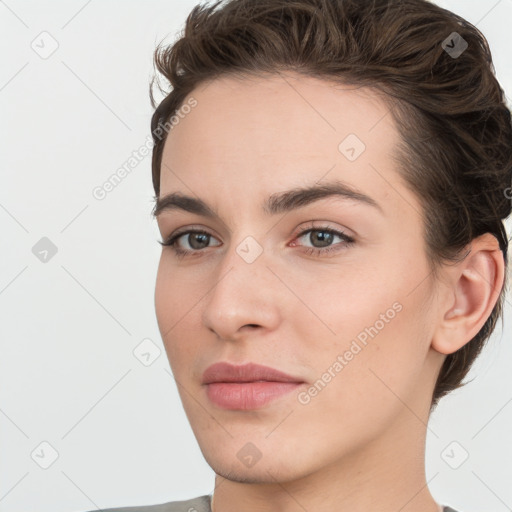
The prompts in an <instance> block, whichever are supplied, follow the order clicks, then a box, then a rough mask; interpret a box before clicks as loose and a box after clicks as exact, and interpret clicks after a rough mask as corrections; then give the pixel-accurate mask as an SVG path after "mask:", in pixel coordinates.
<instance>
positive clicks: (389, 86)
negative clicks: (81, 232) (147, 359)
mask: <svg viewBox="0 0 512 512" xmlns="http://www.w3.org/2000/svg"><path fill="white" fill-rule="evenodd" d="M454 32H456V33H457V35H456V36H455V37H456V38H459V39H458V41H459V42H461V41H462V42H464V41H465V43H467V48H466V49H465V51H463V53H462V54H460V55H454V54H453V53H451V54H450V53H449V51H447V50H448V49H449V48H450V47H454V45H455V43H454V40H453V37H454V35H453V33H454ZM450 37H452V39H450ZM460 38H462V39H460ZM445 41H447V42H448V48H447V46H446V42H445ZM462 48H464V46H462ZM154 57H155V65H156V68H157V70H158V71H159V72H160V73H161V74H162V75H163V76H164V77H165V78H166V79H167V80H168V81H169V83H170V85H171V92H170V93H169V94H168V95H167V96H166V97H165V98H164V100H163V101H162V102H161V103H160V104H159V105H158V107H157V106H156V104H155V100H154V96H153V93H152V89H153V85H154V80H155V79H153V81H152V83H151V86H150V96H151V101H152V104H153V107H154V108H156V110H155V112H154V115H153V117H152V121H151V129H152V133H153V140H154V143H155V145H154V148H153V160H152V173H153V186H154V189H155V194H156V195H157V196H158V195H159V193H160V167H161V160H162V151H163V146H164V143H165V140H166V139H165V136H164V137H161V133H162V130H161V127H162V126H163V125H165V123H168V120H169V118H170V117H171V116H172V115H174V114H175V112H176V111H177V110H178V109H179V108H180V106H181V105H182V103H183V102H184V100H185V98H186V97H187V96H188V95H189V94H190V93H191V92H192V91H193V90H194V88H195V87H197V86H198V85H199V84H200V83H201V82H204V81H206V80H212V79H215V78H216V77H218V76H220V75H227V74H232V75H238V76H241V77H243V76H245V75H249V74H254V73H256V74H258V73H261V74H262V73H267V72H268V73H279V72H280V71H281V70H293V71H295V72H299V73H302V74H304V75H305V76H311V77H316V78H321V79H325V80H328V81H335V82H340V83H344V84H353V85H357V86H367V87H371V88H373V89H375V90H378V91H380V92H383V93H385V94H384V95H385V97H386V98H388V100H389V104H390V108H391V112H392V114H393V116H394V119H395V121H396V122H397V126H398V128H399V132H400V135H401V139H402V143H401V144H400V146H399V147H398V148H397V153H396V158H397V163H398V164H399V172H400V174H401V175H402V177H403V178H404V180H405V182H406V183H407V185H408V186H409V187H410V188H411V190H412V191H413V192H414V193H415V194H416V195H417V196H418V198H419V199H420V200H421V204H422V215H423V220H424V227H425V234H424V236H425V242H426V247H427V253H428V259H429V263H430V264H431V268H432V271H433V273H434V275H437V274H436V269H437V268H438V265H439V264H440V263H442V262H450V261H457V260H458V259H460V258H461V257H462V258H463V257H464V250H465V249H467V245H468V244H469V243H470V242H471V240H473V239H474V238H476V237H477V236H479V235H481V234H484V233H491V234H492V235H494V236H495V237H496V238H497V240H498V242H499V246H500V248H501V250H502V252H503V257H504V260H505V268H507V249H508V238H507V232H506V230H505V227H504V224H503V222H502V220H503V219H505V218H506V217H507V216H508V215H509V214H510V212H511V202H510V200H509V199H508V198H507V193H506V191H507V190H510V187H511V181H512V124H511V114H510V110H509V109H508V108H507V106H506V103H505V94H504V92H503V90H502V89H501V87H500V85H499V83H498V81H497V79H496V77H495V70H494V66H493V63H492V58H491V53H490V50H489V47H488V43H487V41H486V39H485V37H484V36H483V34H482V33H481V32H480V31H479V30H478V29H477V28H476V27H474V26H473V25H472V24H470V23H469V22H467V21H466V20H464V19H463V18H461V17H459V16H457V15H456V14H454V13H452V12H450V11H447V10H445V9H442V8H440V7H439V6H437V5H435V4H432V3H430V2H428V1H426V0H227V1H225V2H224V1H223V0H220V1H217V2H215V3H214V4H213V5H207V4H204V5H201V4H199V5H196V6H195V7H194V8H193V10H192V11H191V13H190V14H189V16H188V18H187V20H186V25H185V30H184V33H183V34H182V35H181V37H180V38H179V39H178V40H177V41H176V42H175V43H174V44H172V45H169V46H162V45H159V46H158V47H157V48H156V50H155V56H154ZM157 132H159V133H160V135H157ZM506 288H507V282H506V281H505V283H504V285H503V288H502V290H501V293H500V296H499V298H498V301H497V303H496V305H495V307H494V309H493V311H492V313H491V315H490V316H489V318H488V319H487V321H486V323H485V325H484V326H483V327H482V329H481V330H480V332H479V333H478V334H477V335H476V336H475V337H474V338H473V339H472V340H471V341H469V342H468V343H467V344H465V345H464V346H463V347H461V348H460V349H459V350H457V351H456V352H455V353H453V354H449V355H448V356H447V357H446V360H445V361H444V364H443V366H442V368H441V371H440V373H439V376H438V379H437V382H436V386H435V389H434V393H433V396H432V407H431V409H432V408H434V407H435V406H436V405H437V402H438V400H439V399H440V398H441V397H442V396H444V395H446V394H447V393H449V392H450V391H452V390H454V389H456V388H459V387H461V386H462V385H463V383H462V380H463V378H464V377H465V376H466V374H467V373H468V371H469V369H470V367H471V365H472V364H473V362H474V360H475V359H476V357H477V356H478V355H479V353H480V351H481V349H482V347H483V345H484V343H485V342H486V341H487V339H488V338H489V337H490V335H491V333H492V331H493V330H494V328H495V326H496V322H497V319H498V318H499V317H500V316H501V315H502V308H503V300H504V294H505V290H506Z"/></svg>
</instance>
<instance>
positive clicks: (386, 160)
mask: <svg viewBox="0 0 512 512" xmlns="http://www.w3.org/2000/svg"><path fill="white" fill-rule="evenodd" d="M192 96H193V97H194V98H195V99H196V100H197V102H198V103H197V106H196V107H195V108H194V109H192V111H191V112H190V113H189V114H187V115H186V116H185V117H184V118H183V119H181V120H180V122H179V124H177V125H176V126H174V128H173V129H172V130H171V131H170V133H169V135H168V138H167V141H166V143H165V147H164V153H163V160H162V169H161V192H160V196H161V197H162V196H164V195H165V194H168V193H170V192H177V191H179V192H181V193H183V194H187V195H191V196H194V197H198V198H201V199H202V200H203V201H205V202H206V203H207V204H208V205H209V206H210V207H211V208H213V209H215V210H216V211H217V212H218V214H219V219H210V218H208V217H204V216H202V215H197V214H192V213H189V212H185V211H181V210H169V211H164V212H162V213H161V214H159V215H158V218H157V220H158V226H159V230H160V233H161V235H162V239H165V238H167V237H169V236H170V235H171V234H173V233H174V232H176V230H177V229H178V228H190V229H193V228H196V229H197V228H199V229H204V230H206V231H207V232H208V233H209V234H211V235H212V237H211V238H210V241H209V243H208V242H206V243H205V244H203V246H202V247H205V248H204V249H201V248H199V249H197V248H195V247H201V246H200V245H196V246H192V245H190V244H191V243H194V241H197V237H196V238H195V240H192V241H191V238H193V236H191V237H188V236H187V235H185V236H182V237H181V238H180V240H179V242H178V243H179V245H180V247H181V248H184V249H189V250H195V251H196V253H199V254H194V255H189V256H185V257H183V258H178V257H177V256H176V254H175V253H174V252H173V249H172V248H171V247H163V248H162V255H161V259H160V264H159V268H158V275H157V282H156V290H155V307H156V314H157V319H158V325H159V329H160V332H161V334H162V339H163V341H164V344H165V348H166V351H167V355H168V358H169V362H170V365H171V369H172V371H173V374H174V376H175V379H176V381H177V384H178V390H179V393H180V397H181V399H182V402H183V406H184V409H185V412H186V414H187V417H188V419H189V421H190V424H191V427H192V429H193V431H194V434H195V436H196V438H197V441H198V443H199V446H200V448H201V451H202V453H203V455H204V457H205V459H206V461H207V462H208V464H209V465H210V466H211V467H212V468H213V470H214V471H215V473H216V475H217V476H216V479H215V483H216V488H215V491H214V501H213V511H214V512H235V511H236V512H239V511H240V510H244V511H246V512H256V511H265V512H277V511H281V512H283V511H284V512H295V511H304V510H308V511H313V510H314V511H316V512H323V511H332V510H337V511H338V512H349V511H350V512H363V511H364V512H367V511H368V510H379V511H380V512H396V511H398V510H400V512H436V511H438V510H439V505H438V504H437V503H436V502H435V500H434V499H433V497H432V496H431V494H430V492H429V490H428V487H427V485H426V476H425V468H424V457H425V439H426V428H427V423H428V417H429V411H430V404H431V396H432V392H433V389H434V385H435V381H436V378H437V375H438V373H439V370H440V368H441V365H442V363H443V361H444V359H445V357H446V355H447V354H449V353H452V352H454V351H456V350H457V349H458V348H460V347H461V346H463V345H464V344H465V343H467V342H468V341H469V340H470V339H471V338H472V337H473V336H474V335H475V334H476V333H477V332H478V331H479V329H480V328H481V327H482V325H483V324H484V323H485V320H486V319H487V317H488V316H489V315H490V313H491V311H492V308H493V306H494V304H495V302H496V299H497V297H498V292H499V290H500V289H501V286H502V283H503V258H502V256H501V252H500V251H499V248H498V244H497V241H496V239H495V238H494V237H492V236H490V235H483V236H482V237H479V238H478V239H475V240H474V241H473V243H472V244H471V246H470V249H471V252H470V254H469V255H468V256H467V257H466V258H465V259H464V261H463V262H461V263H459V264H457V265H452V266H449V267H448V266H447V267H442V268H441V271H440V275H439V278H436V279H435V278H434V277H433V275H432V273H431V271H430V268H429V265H428V261H427V258H426V253H425V245H424V241H423V223H422V219H421V216H420V214H419V212H420V211H421V206H420V201H419V198H418V197H416V196H415V195H414V194H413V193H412V192H411V191H410V190H409V189H408V188H406V186H405V184H404V183H403V181H402V180H401V178H400V176H399V174H398V172H397V164H396V161H395V160H394V159H393V152H394V148H395V146H396V144H397V143H398V142H399V141H400V137H399V134H398V132H397V129H396V126H395V124H394V121H393V118H392V116H391V115H390V114H389V110H388V107H387V104H386V103H385V101H384V100H383V98H382V97H381V96H379V94H378V93H377V92H375V91H373V90H371V89H368V88H355V87H349V86H344V87H341V86H339V85H338V86H337V87H333V85H332V84H329V83H327V82H325V81H321V80H318V79H314V78H305V77H300V76H299V75H297V74H295V73H292V72H290V73H286V74H275V75H261V76H255V77H252V78H250V79H247V78H246V79H244V80H240V79H237V78H234V77H230V76H224V77H221V78H217V79H216V80H214V81H212V82H210V83H207V84H202V85H201V86H200V87H198V88H197V89H196V90H195V91H194V92H193V95H192ZM348 134H356V135H357V137H358V138H359V139H360V140H362V141H363V142H364V144H365V145H366V150H365V151H364V152H363V153H362V154H361V155H360V156H359V157H358V158H357V159H356V160H355V161H352V162H351V161H349V160H347V158H345V156H344V155H343V154H342V153H341V152H340V151H339V150H338V145H339V144H340V142H341V141H342V140H343V139H344V138H345V137H346V136H347V135H348ZM331 179H338V180H341V181H343V182H345V183H347V184H349V185H350V186H352V187H355V188H357V189H358V190H359V191H361V192H363V193H364V194H366V195H368V196H370V197H371V198H373V199H374V200H375V201H376V202H377V203H378V204H379V205H380V207H381V209H382V211H380V210H379V209H377V208H373V207H371V206H368V205H365V204H363V203H361V202H359V201H356V200H353V199H343V198H338V197H329V198H323V199H321V200H319V201H317V202H314V203H312V204H309V205H307V206H305V207H303V208H300V209H297V210H294V211H290V212H287V213H286V214H278V215H274V216H269V215H268V214H266V213H265V212H264V211H263V209H262V207H261V205H262V203H263V201H264V200H265V199H267V198H268V197H269V196H270V195H271V194H273V193H276V192H280V191H284V190H288V189H291V188H294V187H301V186H305V185H312V184H315V183H324V182H326V181H328V180H331ZM312 221H313V222H312ZM326 225H327V226H328V227H330V228H333V229H336V230H339V231H343V232H345V233H346V234H347V235H349V236H352V237H353V238H354V240H355V242H354V243H353V244H351V245H346V244H344V243H343V240H342V239H340V238H339V237H337V236H336V237H335V238H334V239H333V241H332V243H331V246H336V248H337V249H338V250H337V251H333V252H332V253H329V254H327V255H317V254H307V253H306V251H307V249H308V248H311V247H317V248H321V247H322V245H321V244H320V243H319V242H318V240H316V239H315V237H314V235H315V233H316V234H318V233H319V232H323V231H322V229H321V228H325V226H326ZM312 227H314V228H316V229H318V230H319V231H316V232H313V233H309V234H305V235H302V236H300V237H298V236H297V235H298V231H299V230H300V229H305V228H312ZM248 236H251V237H253V238H254V239H255V240H256V241H257V242H258V243H259V245H260V246H261V249H262V251H263V252H262V253H261V255H259V257H258V258H257V259H256V260H255V261H254V262H252V263H247V262H246V261H245V260H244V259H243V258H242V257H241V256H240V255H239V254H238V253H237V247H238V246H239V245H240V244H241V242H242V241H244V239H245V238H246V237H248ZM199 242H201V239H199ZM194 248H195V249H194ZM396 303H399V304H400V305H401V310H400V312H397V313H396V314H395V315H394V318H393V319H391V320H389V321H388V322H387V323H385V326H384V327H383V328H382V329H380V330H379V332H378V334H377V335H375V336H374V337H373V338H369V339H368V342H367V345H366V346H364V348H363V349H362V350H361V351H360V352H358V353H357V355H355V356H354V357H353V358H352V360H350V361H349V362H348V363H347V364H346V365H345V366H344V367H343V369H342V370H341V371H339V372H338V373H336V374H335V375H336V376H335V377H333V378H332V379H331V381H330V382H328V384H327V385H326V386H325V387H324V388H323V389H322V390H321V392H319V393H318V394H317V395H316V396H314V397H312V398H311V400H310V401H309V403H307V404H302V403H300V402H299V400H298V393H297V392H292V393H289V394H287V395H285V396H283V397H280V398H279V399H277V400H275V401H273V402H271V403H270V404H269V405H267V406H265V407H263V408H261V409H258V410H252V411H238V410H236V411H232V410H231V411H230V410H223V409H220V408H219V407H217V406H216V405H214V404H213V403H211V402H210V401H209V400H208V398H207V396H206V392H205V388H204V386H202V385H201V377H202V373H203V371H204V370H205V369H206V368H207V367H208V366H209V365H211V364H213V363H215V362H218V361H229V362H232V363H233V364H244V363H246V362H249V361H252V362H256V363H260V364H264V365H268V366H271V367H274V368H277V369H279V370H281V371H284V372H286V373H289V374H291V375H294V376H299V377H301V378H302V379H303V380H304V381H305V384H304V385H303V386H302V387H301V389H300V390H301V391H305V390H308V389H309V388H310V387H311V386H312V385H313V384H314V383H315V382H316V381H317V380H318V379H319V378H321V377H322V374H324V373H325V372H326V370H327V369H328V368H329V367H332V365H333V363H334V362H335V361H336V360H337V357H338V355H340V354H344V353H345V352H346V351H347V350H348V349H349V348H350V346H351V343H352V341H353V340H354V339H355V338H356V337H357V336H358V334H360V333H361V332H362V331H364V329H365V328H366V327H369V326H372V325H375V323H376V321H377V320H379V318H381V317H380V315H381V314H385V312H386V311H387V310H389V309H390V308H392V305H393V304H396ZM361 345H362V344H361ZM448 441H449V440H447V442H448ZM249 442H250V443H252V444H253V445H254V446H256V447H257V449H258V451H259V452H260V453H261V458H260V459H259V460H258V461H257V463H256V464H254V465H253V466H252V467H247V466H246V465H245V464H243V463H242V462H241V460H240V459H239V458H238V457H237V452H238V451H239V450H240V449H242V448H243V447H244V446H245V445H246V444H247V443H249Z"/></svg>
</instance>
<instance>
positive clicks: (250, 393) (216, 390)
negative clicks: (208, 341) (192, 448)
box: [206, 382, 302, 410]
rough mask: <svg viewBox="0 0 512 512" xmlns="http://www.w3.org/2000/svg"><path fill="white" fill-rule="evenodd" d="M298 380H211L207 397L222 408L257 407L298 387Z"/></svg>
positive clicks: (207, 388) (244, 408)
mask: <svg viewBox="0 0 512 512" xmlns="http://www.w3.org/2000/svg"><path fill="white" fill-rule="evenodd" d="M301 385H302V383H300V382H212V383H210V384H207V385H206V394H207V396H208V398H209V399H210V400H211V401H212V402H213V403H214V404H215V405H218V406H219V407H221V408H222V409H241V410H249V409H258V408H259V407H263V406H264V405H266V404H268V403H269V402H271V401H272V400H275V399H276V398H279V397H280V396H283V395H285V394H287V393H290V392H291V391H293V390H295V389H297V388H298V387H300V386H301Z"/></svg>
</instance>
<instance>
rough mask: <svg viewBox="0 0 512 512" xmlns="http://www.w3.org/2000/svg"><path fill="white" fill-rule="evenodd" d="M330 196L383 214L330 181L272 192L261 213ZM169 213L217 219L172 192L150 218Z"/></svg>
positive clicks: (361, 196) (200, 205) (359, 195)
mask: <svg viewBox="0 0 512 512" xmlns="http://www.w3.org/2000/svg"><path fill="white" fill-rule="evenodd" d="M333 196H334V197H338V198H342V199H344V200H352V201H358V202H359V203H361V204H364V205H367V206H371V207H373V208H376V209H377V210H379V211H380V212H381V213H383V210H382V207H381V206H380V205H379V203H377V201H375V199H373V198H371V197H370V196H368V195H366V194H363V193H362V192H361V191H359V190H357V189H355V188H354V187H352V186H350V185H348V184H347V183H344V182H342V181H331V182H327V183H324V184H322V185H317V184H316V185H312V186H308V187H297V188H293V189H291V190H286V191H284V192H276V193H274V194H272V195H271V196H270V197H269V198H268V199H267V200H266V201H265V202H264V203H263V205H262V209H263V211H264V212H265V213H266V214H267V215H277V214H281V213H285V212H289V211H292V210H295V209H298V208H303V207H305V206H307V205H309V204H312V203H314V202H316V201H319V200H321V199H325V198H328V197H333ZM171 210H183V211H187V212H190V213H195V214H197V215H201V216H203V217H208V218H212V219H216V218H217V219H218V218H219V214H218V212H217V211H216V210H215V209H213V208H211V207H210V206H208V205H207V204H206V203H205V202H204V201H203V200H201V199H198V198H195V197H190V196H186V195H183V194H181V193H180V192H172V193H170V194H167V195H165V196H163V197H157V198H156V202H155V207H154V208H153V216H154V217H158V216H159V215H160V214H161V213H162V212H166V211H171Z"/></svg>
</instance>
